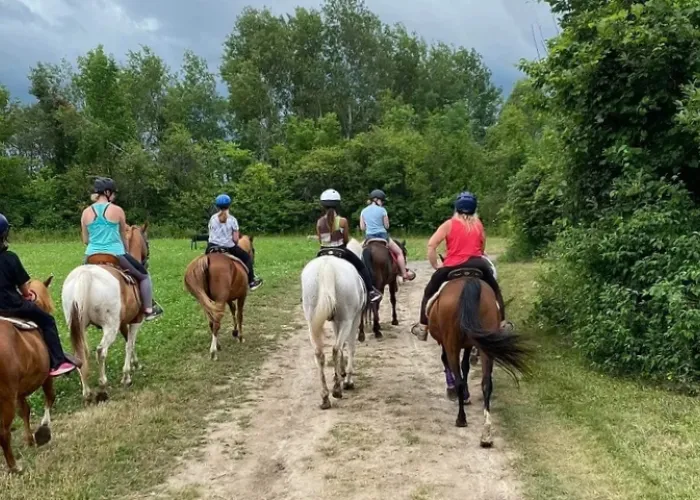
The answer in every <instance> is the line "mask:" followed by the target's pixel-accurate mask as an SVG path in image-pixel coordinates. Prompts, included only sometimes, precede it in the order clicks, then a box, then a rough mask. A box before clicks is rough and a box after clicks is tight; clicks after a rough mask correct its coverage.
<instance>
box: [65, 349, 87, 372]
mask: <svg viewBox="0 0 700 500" xmlns="http://www.w3.org/2000/svg"><path fill="white" fill-rule="evenodd" d="M63 357H64V358H66V361H68V362H69V363H70V364H72V365H74V366H75V367H76V368H82V366H83V363H82V362H81V361H80V360H79V359H77V358H75V357H73V356H72V355H71V354H68V353H67V352H65V353H63Z"/></svg>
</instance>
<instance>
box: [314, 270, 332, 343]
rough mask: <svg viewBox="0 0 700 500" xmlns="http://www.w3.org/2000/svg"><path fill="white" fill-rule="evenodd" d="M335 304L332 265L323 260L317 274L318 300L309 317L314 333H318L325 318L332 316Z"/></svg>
mask: <svg viewBox="0 0 700 500" xmlns="http://www.w3.org/2000/svg"><path fill="white" fill-rule="evenodd" d="M336 304H337V299H336V296H335V271H334V270H333V266H332V265H330V264H329V263H325V262H324V263H323V264H321V270H320V272H319V276H318V300H317V302H316V308H315V309H314V314H313V317H312V318H311V331H312V332H313V333H314V334H320V333H321V331H322V330H323V325H324V324H325V323H326V320H329V319H331V318H332V317H333V314H334V312H335V307H336Z"/></svg>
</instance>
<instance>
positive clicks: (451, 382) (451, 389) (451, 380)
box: [440, 347, 457, 401]
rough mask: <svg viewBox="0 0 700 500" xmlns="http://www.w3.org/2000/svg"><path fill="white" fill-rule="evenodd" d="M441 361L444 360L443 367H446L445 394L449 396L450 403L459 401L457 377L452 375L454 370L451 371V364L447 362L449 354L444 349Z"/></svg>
mask: <svg viewBox="0 0 700 500" xmlns="http://www.w3.org/2000/svg"><path fill="white" fill-rule="evenodd" d="M440 359H441V360H442V366H444V367H445V386H446V389H445V394H446V395H447V399H449V400H450V401H457V389H456V388H455V376H454V375H452V370H450V364H449V363H448V362H447V353H446V352H445V348H444V347H443V348H442V356H440Z"/></svg>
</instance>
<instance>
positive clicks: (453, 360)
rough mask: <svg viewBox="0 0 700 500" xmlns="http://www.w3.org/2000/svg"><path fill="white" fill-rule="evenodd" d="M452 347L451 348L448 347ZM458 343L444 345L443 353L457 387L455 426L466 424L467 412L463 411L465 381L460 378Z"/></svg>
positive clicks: (459, 349)
mask: <svg viewBox="0 0 700 500" xmlns="http://www.w3.org/2000/svg"><path fill="white" fill-rule="evenodd" d="M450 347H452V349H450ZM461 350H462V349H461V348H460V347H459V345H457V346H449V345H448V346H447V347H445V353H446V354H447V364H448V365H449V367H450V371H451V372H452V374H453V375H454V378H455V387H456V389H457V400H458V401H459V412H458V413H457V421H456V422H455V425H456V426H457V427H466V426H467V414H466V413H465V412H464V392H465V391H464V388H465V381H464V379H463V378H462V370H461V367H460V363H459V355H460V352H461Z"/></svg>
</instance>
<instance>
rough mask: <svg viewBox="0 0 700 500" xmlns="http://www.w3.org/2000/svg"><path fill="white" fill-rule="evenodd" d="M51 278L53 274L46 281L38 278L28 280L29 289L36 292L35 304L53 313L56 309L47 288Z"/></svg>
mask: <svg viewBox="0 0 700 500" xmlns="http://www.w3.org/2000/svg"><path fill="white" fill-rule="evenodd" d="M52 278H53V276H52V277H51V278H49V279H48V280H47V281H46V282H43V281H41V280H38V279H32V280H30V281H29V289H30V290H31V291H32V292H34V293H35V294H36V305H37V306H39V308H40V309H41V310H42V311H44V312H47V313H49V314H53V312H54V310H55V309H56V306H55V305H54V303H53V299H52V298H51V293H50V292H49V288H48V284H50V283H51V279H52ZM47 283H48V284H47Z"/></svg>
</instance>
